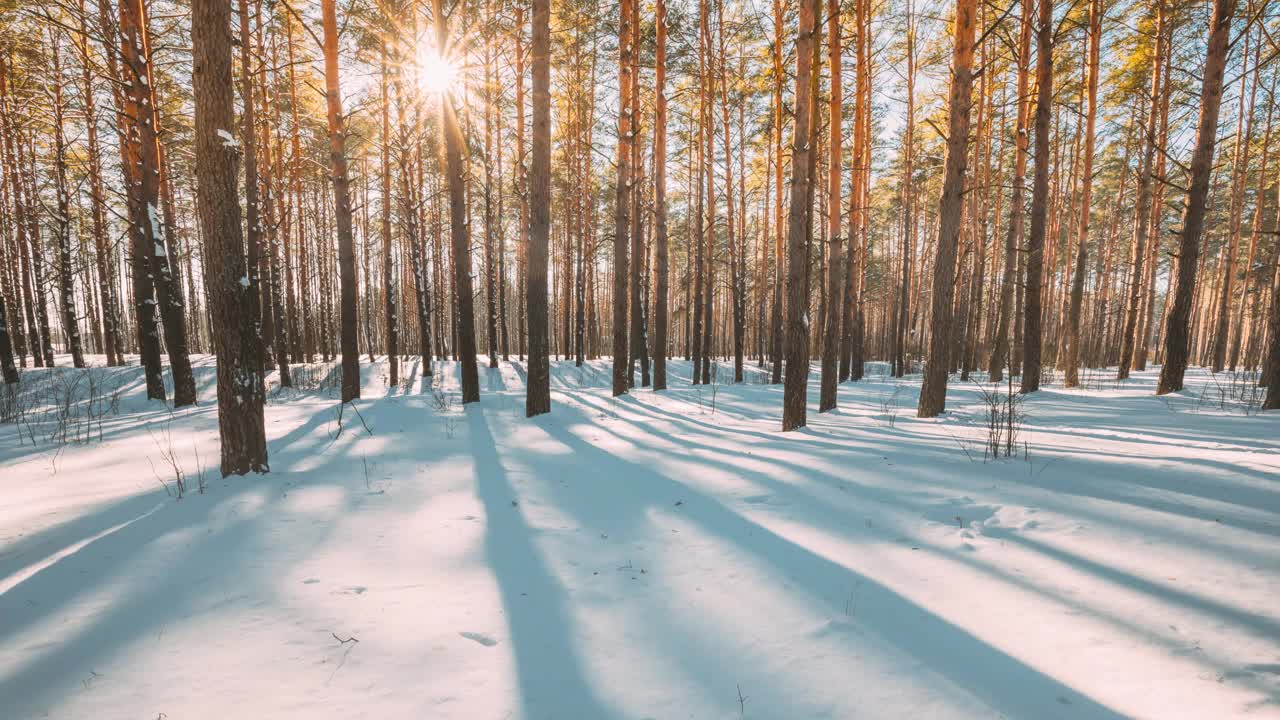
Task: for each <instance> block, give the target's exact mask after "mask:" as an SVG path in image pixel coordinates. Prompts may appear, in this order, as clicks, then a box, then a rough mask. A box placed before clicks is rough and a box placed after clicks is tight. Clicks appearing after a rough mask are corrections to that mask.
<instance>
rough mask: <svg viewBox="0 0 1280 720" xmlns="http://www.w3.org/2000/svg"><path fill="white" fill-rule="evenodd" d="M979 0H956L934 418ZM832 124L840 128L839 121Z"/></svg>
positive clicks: (933, 358) (933, 329)
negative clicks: (836, 124)
mask: <svg viewBox="0 0 1280 720" xmlns="http://www.w3.org/2000/svg"><path fill="white" fill-rule="evenodd" d="M976 16H977V0H956V15H955V20H954V22H953V23H952V26H953V28H954V31H953V32H954V33H955V41H954V49H953V51H952V54H951V97H950V100H949V109H948V115H949V121H948V125H947V160H946V166H945V168H944V170H943V179H942V183H943V184H942V199H941V201H939V203H938V246H937V255H936V256H935V259H934V265H933V303H932V305H933V307H932V309H931V311H930V327H929V355H928V357H927V358H925V368H924V384H923V385H922V386H921V388H920V402H919V405H918V407H917V415H918V416H919V417H922V418H923V417H934V416H936V415H938V414H940V413H941V412H942V411H943V410H945V409H946V407H947V371H948V369H949V365H950V358H951V352H950V351H951V343H950V340H951V337H952V335H951V323H952V307H951V306H952V302H953V300H954V297H955V273H956V247H957V245H958V244H959V242H960V221H961V214H962V211H963V209H964V189H965V188H964V181H965V170H966V167H965V163H966V161H967V159H968V156H969V147H968V143H969V109H970V106H971V105H972V97H971V96H972V94H973V72H972V69H971V68H972V67H973V37H974V26H975V24H976V20H977V18H976ZM832 127H835V126H834V125H833V126H832Z"/></svg>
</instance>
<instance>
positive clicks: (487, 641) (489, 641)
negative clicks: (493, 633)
mask: <svg viewBox="0 0 1280 720" xmlns="http://www.w3.org/2000/svg"><path fill="white" fill-rule="evenodd" d="M458 634H459V635H461V636H462V637H464V638H466V639H468V640H474V641H475V642H478V643H480V644H481V645H483V646H485V647H493V646H494V645H497V644H498V641H497V640H494V639H493V638H491V637H489V636H488V635H481V634H480V633H474V632H460V633H458Z"/></svg>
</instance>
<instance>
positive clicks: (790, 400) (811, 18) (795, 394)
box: [782, 0, 821, 431]
mask: <svg viewBox="0 0 1280 720" xmlns="http://www.w3.org/2000/svg"><path fill="white" fill-rule="evenodd" d="M820 5H821V3H820V1H819V0H800V27H799V30H798V32H797V34H796V85H795V87H796V90H795V129H794V131H793V133H792V137H793V140H792V142H791V158H792V159H791V201H790V205H789V207H788V209H787V344H786V351H787V358H786V362H787V367H786V371H787V372H786V384H785V386H784V391H783V407H782V429H783V430H784V431H786V430H795V429H796V428H800V427H804V426H805V423H806V421H805V389H806V388H805V386H806V385H807V383H808V380H809V298H808V297H807V295H806V293H805V290H806V285H807V283H806V282H805V279H806V276H807V275H808V267H807V264H808V263H807V261H808V253H807V251H806V248H805V240H806V234H807V233H806V224H807V220H808V215H809V213H808V209H807V208H806V207H805V205H806V203H807V200H808V197H809V176H810V172H809V164H810V163H811V162H813V145H812V141H811V137H812V134H811V130H812V127H811V122H810V120H811V117H810V116H811V115H812V112H811V110H810V106H811V105H812V103H813V90H812V77H811V76H812V74H813V56H814V54H815V53H814V43H815V42H816V40H817V37H816V35H817V32H818V30H817V25H816V18H817V15H818V13H819V12H820Z"/></svg>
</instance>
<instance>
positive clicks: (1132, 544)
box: [0, 358, 1280, 720]
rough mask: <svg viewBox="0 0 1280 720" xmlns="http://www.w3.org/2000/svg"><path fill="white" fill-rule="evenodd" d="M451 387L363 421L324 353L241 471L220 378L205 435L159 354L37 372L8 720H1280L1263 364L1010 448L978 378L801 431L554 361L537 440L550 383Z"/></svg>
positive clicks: (9, 540) (1106, 385) (410, 394)
mask: <svg viewBox="0 0 1280 720" xmlns="http://www.w3.org/2000/svg"><path fill="white" fill-rule="evenodd" d="M60 360H61V359H60ZM871 369H872V370H873V371H875V370H876V369H882V368H881V367H880V366H879V365H875V364H873V365H872V366H871ZM419 370H420V368H419V367H418V365H417V363H415V362H409V363H406V367H405V374H406V375H407V379H406V380H405V382H403V383H401V384H398V385H396V386H388V383H387V379H386V375H387V366H386V364H385V362H380V363H377V364H374V365H372V366H370V365H367V364H366V365H365V366H364V369H363V381H364V383H363V394H364V399H362V400H360V401H358V403H357V404H356V407H357V408H358V410H359V413H358V415H357V413H355V412H353V411H351V410H350V409H348V410H347V411H346V412H345V413H344V416H343V417H341V418H340V417H339V415H338V412H337V410H336V408H337V403H336V401H335V400H334V399H333V391H334V387H335V385H336V382H335V381H334V380H335V378H334V377H333V376H332V375H331V374H328V373H329V370H328V368H327V367H326V366H322V365H315V366H310V367H302V368H296V369H295V375H296V377H297V379H298V384H299V385H300V386H303V387H305V388H307V389H306V390H302V391H289V392H286V393H280V392H279V391H278V390H273V392H272V395H273V397H272V399H271V401H270V403H269V404H268V406H267V410H266V418H267V434H268V438H269V441H270V460H271V473H270V474H268V475H264V476H250V477H232V478H228V479H221V478H219V477H218V472H217V458H218V441H217V415H216V409H215V405H214V402H213V387H212V383H213V366H212V362H211V360H210V359H209V358H199V359H198V361H197V372H198V380H199V386H200V399H201V401H200V404H199V405H198V406H197V407H194V408H189V409H183V410H179V411H176V412H174V411H171V410H170V409H168V408H166V407H165V406H164V405H162V404H160V403H156V402H147V401H146V400H145V399H144V398H143V390H142V386H141V376H140V371H139V370H138V369H137V368H119V369H105V368H102V369H97V370H92V371H90V372H88V373H85V372H79V373H77V372H75V371H71V370H68V369H59V370H56V371H52V372H50V371H40V370H32V371H28V372H26V373H25V374H24V376H23V378H24V379H23V387H24V388H25V390H24V393H25V395H24V399H21V400H20V401H18V402H19V405H18V407H17V410H20V411H21V413H22V417H21V418H18V419H17V421H16V422H10V423H8V424H5V425H0V708H3V709H0V716H3V717H5V718H15V719H22V720H25V719H26V718H46V717H48V718H67V719H72V720H79V719H82V718H94V719H95V720H114V719H116V718H121V719H123V718H130V719H134V720H152V719H154V718H163V719H165V720H185V719H187V718H272V719H273V720H274V719H278V718H308V719H310V718H330V717H331V718H344V719H345V718H370V719H374V720H391V719H398V718H432V719H435V718H483V719H489V718H493V719H495V720H499V719H502V718H526V719H528V720H535V719H536V720H544V719H546V718H559V719H562V720H595V719H604V718H619V719H623V718H625V719H633V718H634V719H639V718H654V719H659V718H660V719H663V720H665V719H668V718H723V719H731V718H758V719H762V720H763V719H766V718H767V719H774V720H790V719H793V718H836V719H842V720H843V719H855V718H856V719H863V718H911V719H913V720H915V719H922V718H975V719H977V718H981V719H987V718H997V717H1001V718H1029V719H1033V720H1045V719H1050V718H1070V719H1085V718H1121V717H1143V718H1158V719H1161V720H1167V719H1170V718H1213V719H1219V718H1229V717H1232V718H1233V717H1280V605H1277V603H1276V598H1277V597H1280V414H1277V413H1270V414H1262V415H1258V414H1257V413H1255V412H1251V411H1250V410H1249V403H1248V401H1249V400H1250V399H1251V398H1250V391H1249V390H1248V389H1247V382H1245V381H1244V380H1243V379H1241V378H1240V377H1239V376H1231V375H1227V374H1220V375H1219V376H1217V378H1213V377H1212V376H1210V375H1208V374H1207V373H1204V372H1201V371H1195V372H1194V373H1193V374H1192V377H1191V383H1190V387H1189V389H1188V390H1187V391H1184V392H1182V393H1179V394H1177V395H1175V396H1171V397H1168V398H1157V397H1154V396H1153V395H1152V390H1153V386H1154V380H1155V371H1147V372H1143V373H1138V374H1136V375H1135V377H1134V378H1133V379H1132V380H1130V381H1127V382H1125V383H1121V384H1117V383H1115V382H1114V381H1112V380H1110V378H1111V377H1112V375H1111V374H1104V373H1102V372H1097V373H1090V374H1088V375H1087V376H1086V378H1085V384H1086V387H1085V388H1083V389H1077V390H1064V389H1063V388H1062V387H1061V385H1060V384H1058V383H1051V384H1050V385H1049V386H1048V387H1047V388H1046V389H1045V390H1043V391H1041V392H1039V393H1036V394H1035V395H1034V396H1032V397H1030V398H1027V399H1026V400H1025V401H1024V402H1022V403H1021V405H1020V406H1019V407H1018V410H1019V412H1020V414H1021V415H1022V419H1021V421H1020V423H1019V424H1020V429H1019V433H1018V438H1017V440H1016V442H1015V443H1014V444H1015V445H1016V457H1014V458H1000V459H993V458H990V457H987V453H986V452H984V450H985V446H986V443H987V440H988V432H989V431H988V428H987V417H988V412H989V410H990V407H989V404H988V403H987V402H986V401H984V394H992V393H993V392H994V391H993V390H992V389H991V388H990V387H987V388H986V389H985V390H983V389H980V386H979V385H977V384H976V383H971V382H959V381H955V380H953V382H952V387H951V391H950V393H949V397H948V407H949V412H948V413H947V414H946V415H944V416H942V417H941V418H937V419H932V420H918V419H916V418H915V405H916V399H917V395H918V392H919V378H918V377H915V378H910V377H909V378H906V379H904V380H894V379H892V378H886V377H884V376H883V375H873V376H872V377H869V378H868V379H866V380H864V381H863V382H859V383H849V384H845V385H842V386H841V388H840V409H839V410H838V411H836V412H833V413H828V414H824V415H817V414H815V413H813V408H814V407H815V406H816V399H817V383H818V373H817V372H814V373H813V374H812V375H811V380H810V415H809V427H808V428H807V429H805V430H803V431H799V432H794V433H786V434H784V433H782V432H780V431H779V416H780V411H781V405H782V394H781V393H782V390H781V387H780V386H771V385H766V384H762V380H763V375H762V374H761V373H760V371H758V370H756V369H754V368H749V369H748V382H747V383H746V384H742V385H729V384H724V378H725V377H726V376H727V375H728V374H729V373H730V372H731V368H730V367H728V366H725V365H721V366H719V369H718V371H717V375H718V379H719V383H718V384H715V385H713V386H707V387H703V388H701V389H699V388H694V387H691V386H690V385H689V383H688V377H689V370H690V365H689V363H687V362H682V361H676V362H673V363H672V374H673V378H672V383H671V384H672V386H673V387H672V389H671V390H670V391H668V392H665V393H653V392H652V391H650V390H648V389H641V390H636V391H634V392H633V393H632V394H631V395H629V396H626V397H624V398H621V399H616V400H615V399H612V398H610V396H609V391H608V382H609V373H610V363H609V362H608V361H600V362H592V363H588V365H587V366H586V367H584V368H575V367H573V364H572V362H558V361H556V362H553V378H552V383H553V388H552V412H551V414H550V415H546V416H542V417H539V418H536V419H533V420H528V419H526V418H525V417H524V387H523V377H524V367H523V364H522V363H519V362H514V361H513V362H503V363H501V364H500V367H498V368H496V369H489V368H487V367H484V362H483V359H482V363H481V369H480V377H481V390H482V400H481V402H479V403H478V404H473V405H469V406H467V407H465V408H463V407H462V406H461V405H460V404H459V393H458V376H457V373H458V370H457V366H456V365H455V364H452V363H438V364H437V365H436V367H435V374H434V378H433V379H430V380H428V381H427V382H424V381H423V378H422V376H421V373H420V372H419ZM77 378H78V379H77ZM1104 378H1105V379H1104ZM90 384H91V385H92V388H90V387H89V385H90ZM77 393H79V395H76V394H77ZM90 394H92V395H94V396H95V397H96V398H97V399H96V400H95V401H94V402H96V403H97V404H96V405H93V406H90V404H89V403H88V402H87V401H86V400H84V396H86V395H90ZM77 397H79V398H80V400H79V401H78V402H77V401H76V398H77ZM67 398H71V399H72V401H71V402H67ZM10 409H11V410H13V409H14V407H13V406H11V407H10ZM202 468H203V480H202V479H201V473H202V470H201V469H202ZM178 473H181V474H182V475H183V476H184V478H185V479H184V483H183V484H184V491H185V493H184V494H185V497H183V498H182V499H181V500H178V499H176V498H175V495H176V494H177V490H178V488H177V486H176V485H177V483H176V477H177V475H178Z"/></svg>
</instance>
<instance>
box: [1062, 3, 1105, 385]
mask: <svg viewBox="0 0 1280 720" xmlns="http://www.w3.org/2000/svg"><path fill="white" fill-rule="evenodd" d="M1101 41H1102V0H1090V3H1089V39H1088V42H1089V58H1088V60H1087V61H1086V62H1087V65H1088V79H1087V80H1086V81H1085V95H1086V102H1087V109H1086V110H1085V116H1084V150H1083V152H1084V157H1083V158H1082V160H1081V164H1082V168H1081V171H1080V182H1081V188H1080V220H1079V224H1078V225H1077V226H1076V237H1077V240H1076V243H1077V248H1076V258H1075V270H1074V273H1073V275H1072V277H1071V300H1070V305H1069V307H1068V308H1067V327H1066V334H1065V337H1064V338H1063V345H1064V350H1065V357H1064V358H1063V365H1064V372H1063V383H1062V384H1063V385H1064V386H1065V387H1075V386H1077V385H1079V384H1080V308H1081V305H1082V303H1083V302H1084V275H1085V267H1086V265H1087V264H1088V262H1089V210H1090V203H1091V201H1092V199H1093V145H1094V133H1095V126H1096V120H1097V114H1098V70H1099V67H1100V64H1099V58H1100V55H1101V52H1100V43H1101Z"/></svg>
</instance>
